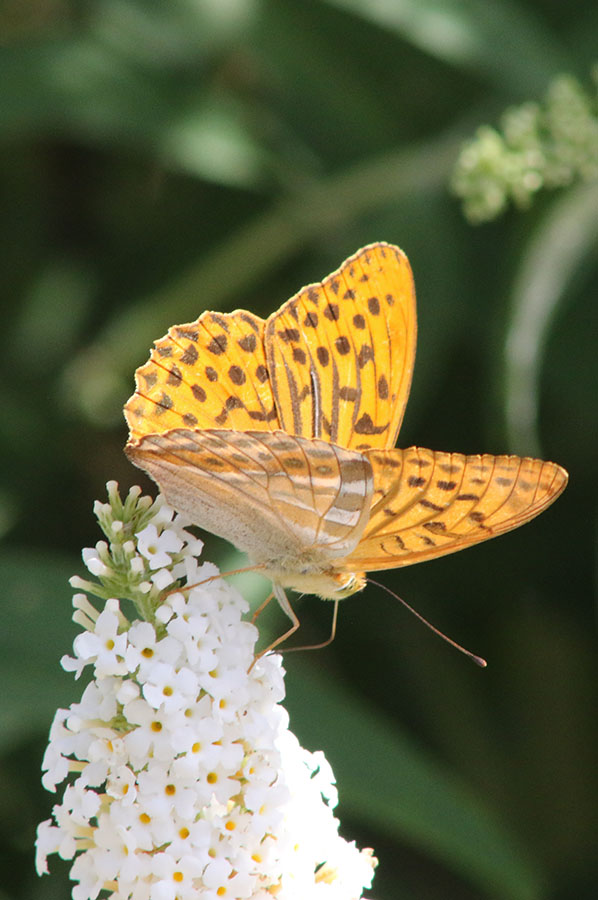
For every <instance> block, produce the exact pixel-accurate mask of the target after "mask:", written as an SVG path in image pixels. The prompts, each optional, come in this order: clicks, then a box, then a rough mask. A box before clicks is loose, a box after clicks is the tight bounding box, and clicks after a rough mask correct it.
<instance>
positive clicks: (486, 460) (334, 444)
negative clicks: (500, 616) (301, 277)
mask: <svg viewBox="0 0 598 900" xmlns="http://www.w3.org/2000/svg"><path fill="white" fill-rule="evenodd" d="M415 345H416V306H415V290H414V283H413V276H412V273H411V268H410V265H409V262H408V260H407V257H406V256H405V254H404V253H403V252H402V251H401V250H400V249H399V248H398V247H395V246H393V245H391V244H387V243H376V244H371V245H369V246H367V247H364V248H362V249H361V250H359V251H358V252H357V253H355V254H354V255H353V256H351V257H349V259H347V260H346V261H345V262H344V263H343V264H342V265H341V266H340V268H339V269H338V270H337V271H336V272H333V273H332V274H331V275H329V276H328V277H327V278H325V279H324V280H323V281H322V282H321V283H319V284H311V285H308V286H307V287H304V288H303V289H302V290H300V291H299V292H298V293H297V294H296V295H295V296H294V297H292V298H291V299H290V300H289V301H287V302H286V303H284V304H283V305H282V306H281V307H280V309H279V310H278V311H277V312H275V313H273V314H272V315H271V316H269V318H268V319H266V320H263V319H261V318H259V317H258V316H256V315H253V314H252V313H250V312H247V311H245V310H236V311H235V312H232V313H225V314H223V313H216V312H204V313H202V315H200V317H199V318H198V319H197V321H196V322H192V323H190V324H186V325H176V326H174V327H173V328H171V329H170V330H169V332H168V334H167V335H166V336H165V337H163V338H162V339H161V340H159V341H157V342H156V343H155V349H154V350H153V351H152V353H151V356H150V359H149V361H148V362H147V363H146V364H145V365H143V366H141V367H140V368H139V369H138V370H137V372H136V391H135V393H134V394H133V396H132V397H131V398H130V399H129V400H128V401H127V403H126V405H125V410H124V411H125V417H126V419H127V422H128V425H129V430H130V434H129V440H128V443H127V445H126V448H125V452H126V454H127V456H128V457H129V459H131V460H132V462H133V463H135V465H137V466H139V467H140V468H142V469H144V470H145V471H146V472H147V473H148V474H149V475H150V476H151V477H152V478H153V479H154V481H156V482H157V484H158V485H159V487H160V489H161V491H162V493H163V494H164V495H165V497H166V500H167V502H168V503H169V504H170V505H171V506H173V507H174V508H175V509H176V510H177V511H179V512H181V513H183V514H185V515H186V516H187V517H188V518H189V519H190V520H191V521H192V522H193V523H195V524H196V525H198V526H200V527H201V528H203V529H205V530H207V531H210V532H212V533H214V534H216V535H219V536H220V537H223V538H225V539H226V540H228V541H230V542H231V543H232V544H234V545H235V546H236V547H237V548H238V549H239V550H242V551H244V552H245V553H247V554H248V556H249V558H250V560H251V562H252V564H253V565H254V566H255V567H256V568H258V569H260V570H261V571H262V572H263V574H265V575H266V576H267V577H268V578H269V579H270V580H271V582H272V584H273V591H274V594H275V596H276V597H277V599H278V601H279V603H280V604H281V606H282V607H283V609H285V611H286V612H287V613H288V615H289V616H290V617H291V618H292V620H293V621H294V622H297V625H298V620H297V619H296V617H295V615H294V612H293V611H292V609H291V608H290V604H289V603H288V601H287V599H286V594H285V593H284V590H285V588H290V589H293V590H296V591H301V592H305V593H312V594H316V595H318V596H320V597H322V598H324V599H333V600H339V599H341V598H343V597H347V596H349V595H351V594H353V593H355V592H356V591H359V590H361V589H362V588H363V587H364V585H365V581H366V573H367V572H371V571H376V570H382V569H391V568H395V567H400V566H407V565H411V564H412V563H417V562H422V561H424V560H428V559H435V558H436V557H439V556H443V555H445V554H447V553H453V552H455V551H457V550H462V549H463V548H465V547H469V546H470V545H472V544H477V543H479V542H480V541H484V540H487V539H488V538H492V537H495V536H496V535H498V534H502V533H503V532H505V531H510V530H511V529H513V528H516V527H517V526H519V525H522V524H523V523H525V522H528V521H529V520H530V519H532V518H533V517H534V516H536V515H538V513H540V512H542V510H544V509H546V507H547V506H548V505H549V504H550V503H552V502H553V501H554V500H555V499H556V497H558V495H559V494H560V493H561V492H562V491H563V490H564V488H565V485H566V483H567V478H568V476H567V472H566V471H565V470H564V469H563V468H562V467H561V466H559V465H556V464H555V463H552V462H543V461H542V460H538V459H531V458H527V457H525V458H521V457H518V456H493V455H490V454H482V455H476V456H465V455H463V454H461V453H445V452H439V451H435V450H426V449H423V448H421V447H407V448H406V449H399V448H396V447H395V446H394V445H395V442H396V439H397V435H398V433H399V429H400V426H401V422H402V419H403V413H404V411H405V406H406V403H407V397H408V395H409V390H410V386H411V377H412V372H413V364H414V358H415ZM295 627H296V626H295ZM293 630H294V629H293Z"/></svg>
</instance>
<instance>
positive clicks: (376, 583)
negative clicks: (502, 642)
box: [367, 578, 488, 669]
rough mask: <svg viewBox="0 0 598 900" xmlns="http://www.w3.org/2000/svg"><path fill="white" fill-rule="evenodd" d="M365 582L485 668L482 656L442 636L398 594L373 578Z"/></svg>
mask: <svg viewBox="0 0 598 900" xmlns="http://www.w3.org/2000/svg"><path fill="white" fill-rule="evenodd" d="M367 581H368V582H369V583H370V584H375V585H376V587H379V588H382V590H383V591H386V593H387V594H390V596H391V597H394V598H395V600H398V601H399V603H402V604H403V606H404V607H405V608H406V609H408V610H409V612H410V613H413V615H414V616H415V618H416V619H419V621H420V622H423V624H424V625H427V627H428V628H429V629H430V631H433V632H434V634H436V635H438V637H440V638H442V640H443V641H446V642H447V644H450V645H451V647H454V648H455V650H458V651H459V652H460V653H463V654H464V656H468V657H469V659H471V660H472V661H473V662H474V663H475V664H476V666H479V667H480V668H481V669H485V668H486V666H487V665H488V663H487V662H486V660H485V659H484V658H483V657H482V656H476V654H475V653H472V652H471V650H467V649H466V648H465V647H462V646H461V644H458V643H457V642H456V641H454V640H453V639H452V638H450V637H449V636H448V635H447V634H444V632H443V631H440V629H439V628H436V626H434V625H432V623H431V622H428V620H427V619H426V618H424V616H422V614H421V613H418V611H417V610H416V609H414V608H413V607H412V606H410V605H409V604H408V603H407V601H406V600H403V598H402V597H399V595H398V594H395V592H394V591H391V589H390V588H389V587H386V585H385V584H381V583H380V582H379V581H374V579H373V578H368V579H367Z"/></svg>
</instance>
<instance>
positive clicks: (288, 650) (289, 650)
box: [284, 600, 340, 653]
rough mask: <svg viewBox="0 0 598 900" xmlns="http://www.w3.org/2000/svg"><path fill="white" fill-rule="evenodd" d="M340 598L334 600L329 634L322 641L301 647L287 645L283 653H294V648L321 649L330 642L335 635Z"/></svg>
mask: <svg viewBox="0 0 598 900" xmlns="http://www.w3.org/2000/svg"><path fill="white" fill-rule="evenodd" d="M339 603H340V600H335V601H334V612H333V613H332V627H331V629H330V634H329V636H328V637H327V638H326V640H325V641H322V642H321V643H319V644H303V645H302V646H301V647H287V648H286V650H285V651H284V652H285V653H294V652H295V650H321V649H322V648H323V647H327V646H328V645H329V644H331V643H332V642H333V640H334V638H335V637H336V622H337V619H338V605H339Z"/></svg>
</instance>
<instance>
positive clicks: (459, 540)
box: [343, 447, 567, 571]
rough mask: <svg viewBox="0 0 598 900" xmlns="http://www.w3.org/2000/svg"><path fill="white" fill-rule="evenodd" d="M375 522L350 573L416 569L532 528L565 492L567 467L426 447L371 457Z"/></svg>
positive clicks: (346, 564)
mask: <svg viewBox="0 0 598 900" xmlns="http://www.w3.org/2000/svg"><path fill="white" fill-rule="evenodd" d="M366 455H367V457H368V459H369V460H370V462H371V464H372V470H373V473H374V492H373V496H372V508H371V512H370V518H369V521H368V524H367V526H366V529H365V531H364V535H363V538H362V540H361V541H360V543H359V545H358V547H357V548H356V550H355V551H354V552H353V553H352V554H351V555H350V556H349V557H348V558H347V559H346V560H343V567H344V568H346V569H347V570H352V569H356V570H360V569H362V570H369V571H374V570H376V569H386V568H394V567H398V566H406V565H411V564H412V563H416V562H420V561H422V560H424V559H431V558H434V557H437V556H443V555H445V554H447V553H453V552H455V551H457V550H461V549H463V548H464V547H468V546H470V545H472V544H476V543H479V542H480V541H484V540H487V539H488V538H491V537H494V536H496V535H498V534H502V533H504V532H505V531H510V530H511V529H513V528H516V527H517V526H518V525H522V524H523V523H524V522H528V521H529V520H530V519H533V518H534V516H537V515H538V514H539V513H540V512H542V510H544V509H546V507H547V506H549V504H550V503H552V502H553V501H554V500H556V498H557V497H558V496H559V494H560V493H561V492H562V491H563V490H564V488H565V485H566V483H567V473H566V472H565V470H564V469H562V468H561V467H560V466H558V465H556V464H555V463H551V462H543V461H542V460H538V459H530V458H522V457H518V456H491V455H489V454H484V455H482V456H464V455H462V454H460V453H440V452H437V451H433V450H425V449H422V448H419V447H409V448H408V449H406V450H389V451H385V452H382V451H371V452H369V453H367V454H366Z"/></svg>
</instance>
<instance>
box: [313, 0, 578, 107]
mask: <svg viewBox="0 0 598 900" xmlns="http://www.w3.org/2000/svg"><path fill="white" fill-rule="evenodd" d="M327 2H328V3H330V4H331V5H333V6H338V7H341V8H342V9H345V10H348V11H350V12H353V13H355V14H356V15H359V16H362V17H363V18H365V19H369V20H370V21H372V22H375V23H376V24H378V25H379V26H381V27H382V28H385V29H388V30H389V31H396V32H397V33H398V34H400V35H401V36H402V37H403V38H404V39H405V40H407V41H410V42H411V43H413V44H414V45H415V46H416V47H419V48H420V49H422V50H424V51H425V52H426V53H429V54H431V55H432V56H435V57H438V58H439V59H442V60H444V61H445V62H447V63H449V64H451V65H456V66H458V67H460V68H464V69H471V70H474V71H478V72H480V73H481V74H482V75H483V76H484V77H485V78H486V79H487V80H488V81H489V82H491V83H494V85H495V86H498V87H499V88H505V87H508V88H510V89H511V90H513V91H514V92H515V93H516V94H517V95H520V94H522V91H525V93H526V94H527V95H528V96H529V94H530V93H534V92H536V91H540V90H542V89H543V88H544V87H545V85H546V82H547V81H548V80H549V78H550V77H551V76H552V75H554V74H555V72H556V71H558V70H559V69H564V68H567V57H566V55H565V53H564V51H563V49H562V48H561V47H560V45H559V44H558V42H557V41H556V39H555V38H554V37H553V35H552V34H551V32H550V31H549V30H548V28H547V27H546V25H545V24H544V23H543V21H542V19H541V17H540V16H535V15H534V14H533V12H531V11H530V10H529V8H525V7H523V5H521V4H518V3H509V2H508V0H494V2H493V3H492V4H491V5H489V4H488V3H487V2H486V0H468V2H466V3H464V2H463V0H448V2H442V3H439V2H438V0H424V2H421V0H400V2H397V0H375V2H369V3H364V2H363V0H327Z"/></svg>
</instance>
